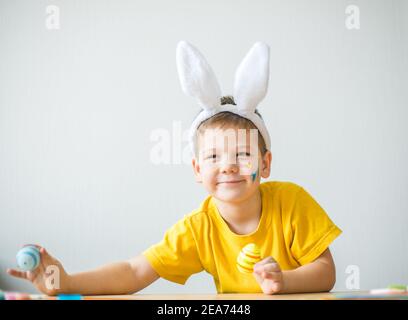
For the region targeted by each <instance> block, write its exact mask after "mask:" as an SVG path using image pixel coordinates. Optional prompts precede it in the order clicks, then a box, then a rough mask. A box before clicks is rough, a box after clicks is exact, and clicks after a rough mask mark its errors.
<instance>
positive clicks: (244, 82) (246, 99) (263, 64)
mask: <svg viewBox="0 0 408 320" xmlns="http://www.w3.org/2000/svg"><path fill="white" fill-rule="evenodd" d="M268 81H269V47H268V45H266V44H265V43H263V42H257V43H255V44H254V45H253V46H252V48H251V50H249V52H248V53H247V55H246V56H245V58H244V59H243V60H242V62H241V64H240V65H239V67H238V68H237V71H236V73H235V82H234V100H235V103H236V104H237V108H238V109H239V110H242V111H248V112H250V113H252V112H255V109H256V107H257V105H258V104H259V102H261V101H262V100H263V98H264V97H265V95H266V92H267V91H268Z"/></svg>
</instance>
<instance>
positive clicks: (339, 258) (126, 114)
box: [0, 0, 408, 293]
mask: <svg viewBox="0 0 408 320" xmlns="http://www.w3.org/2000/svg"><path fill="white" fill-rule="evenodd" d="M350 4H355V5H358V6H359V8H360V13H361V29H360V30H347V29H346V27H345V19H346V14H345V8H346V7H347V5H350ZM48 5H57V6H59V8H60V21H61V28H60V30H47V29H46V27H45V20H46V13H45V8H46V6H48ZM407 21H408V2H407V1H404V0H400V1H398V0H394V1H390V0H382V1H379V0H366V1H362V0H360V1H358V0H355V1H343V0H337V1H326V0H313V1H303V0H299V1H271V0H265V1H236V0H234V1H232V0H231V1H222V2H221V1H208V0H207V1H201V2H198V1H191V0H188V1H171V2H169V1H164V0H162V1H144V2H141V1H130V0H129V1H113V0H112V1H100V0H98V1H96V0H94V1H89V0H81V1H79V0H77V1H73V0H72V1H53V0H48V1H31V0H26V1H16V0H9V1H5V0H1V1H0V288H2V289H3V290H26V291H35V290H34V289H33V287H32V286H31V285H30V284H29V283H24V282H22V281H20V280H15V279H12V278H10V277H9V276H7V275H6V273H5V269H6V268H7V267H14V266H15V254H16V252H17V250H18V249H19V247H20V245H22V244H24V243H33V242H34V243H39V244H42V245H44V246H45V247H47V248H48V250H49V251H50V252H51V253H53V254H54V255H55V256H56V257H57V258H58V259H60V260H61V261H62V262H63V264H64V266H65V267H66V269H67V271H68V272H78V271H83V270H87V269H90V268H94V267H97V266H99V265H101V264H105V263H108V262H112V261H117V260H121V259H127V258H129V257H131V256H134V255H137V254H139V253H140V252H142V251H143V250H144V249H145V248H147V247H148V246H150V245H152V244H154V243H156V242H157V241H159V240H160V239H161V238H162V236H163V234H164V232H165V230H167V228H169V227H170V226H171V225H172V224H173V223H175V222H176V221H177V220H178V219H180V218H182V217H183V216H184V215H185V214H187V213H189V212H190V211H191V210H193V209H195V208H196V207H197V206H198V205H199V203H200V202H201V201H202V199H204V197H205V196H206V194H205V191H204V190H203V189H202V187H201V186H200V185H197V184H196V183H195V182H194V178H193V174H192V170H191V168H190V166H189V165H185V164H179V165H161V166H157V165H154V164H153V163H152V162H151V160H150V151H151V148H152V147H153V146H154V144H155V142H153V141H151V140H150V135H151V134H152V132H154V130H156V129H158V128H163V129H166V130H168V131H169V133H171V132H172V131H171V130H172V126H173V123H174V122H175V121H181V123H182V127H183V130H186V129H187V128H188V126H189V124H190V122H191V121H192V119H193V116H194V115H195V114H196V113H197V111H198V106H197V105H196V104H195V102H194V101H192V100H191V99H190V98H188V97H186V96H184V95H183V93H182V91H181V89H180V86H179V82H178V77H177V73H176V66H175V48H176V44H177V42H178V41H179V40H182V39H185V40H188V41H190V42H192V43H193V44H195V45H196V46H197V47H198V48H200V50H201V51H202V52H203V53H204V54H205V56H206V57H207V59H208V60H209V62H210V63H211V65H212V66H213V68H214V70H215V72H216V74H217V76H218V77H219V80H220V82H221V85H222V87H223V91H224V93H225V94H228V93H231V91H232V83H233V75H234V71H235V68H236V67H237V65H238V64H239V62H240V61H241V59H242V58H243V57H244V55H245V54H246V52H247V51H248V50H249V48H250V47H251V45H252V44H253V43H254V42H255V41H258V40H262V41H265V42H267V43H268V44H269V45H270V47H271V78H270V87H269V93H268V96H267V98H266V99H265V100H264V101H263V102H262V104H261V105H260V106H259V110H260V111H261V113H262V114H263V116H264V118H265V119H266V122H267V125H268V126H269V129H270V134H271V137H272V152H273V165H272V175H271V177H270V180H282V181H292V182H295V183H297V184H300V185H302V186H303V187H305V188H306V190H308V191H309V192H310V193H311V194H312V195H313V196H314V197H315V198H316V200H317V201H318V202H319V203H320V204H321V205H322V206H323V208H325V209H326V211H327V212H328V214H329V215H330V217H331V218H332V220H333V221H334V222H335V223H336V224H337V225H338V226H339V227H340V228H341V229H342V230H343V231H344V232H343V234H342V236H341V237H340V238H338V239H337V240H336V241H335V242H334V243H333V245H332V246H331V248H332V252H333V255H334V257H335V261H336V265H337V284H336V288H335V289H337V290H344V289H346V279H347V276H348V274H347V273H346V268H347V266H349V265H356V266H358V267H359V269H360V284H361V289H369V288H374V287H383V286H386V285H388V284H390V283H405V284H408V232H407V225H408V218H407V210H408V198H407V190H408V170H407V168H406V164H407V163H408V152H407V142H406V137H407V136H408V129H407V125H406V121H407V119H408V111H407V107H408V103H407V102H408V93H407V92H408V90H407V89H408V88H407V83H408V76H407V74H408V72H407V71H408V63H407V56H408V45H407V43H408V40H407V39H408V25H407ZM185 146H186V144H185V142H184V143H183V147H185ZM143 292H145V293H168V292H171V293H211V292H215V287H214V284H213V281H212V278H211V277H210V276H209V275H208V274H206V273H201V274H198V275H195V276H193V277H191V278H190V279H189V280H188V282H187V284H186V285H185V286H180V285H177V284H173V283H170V282H167V281H165V280H159V281H157V282H156V283H154V284H153V285H151V286H150V287H148V288H147V289H145V290H144V291H143Z"/></svg>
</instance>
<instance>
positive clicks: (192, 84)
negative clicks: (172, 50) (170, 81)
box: [176, 41, 221, 110]
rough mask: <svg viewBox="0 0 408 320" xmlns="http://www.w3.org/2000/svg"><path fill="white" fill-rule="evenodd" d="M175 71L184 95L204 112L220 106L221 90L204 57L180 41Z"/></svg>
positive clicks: (189, 45)
mask: <svg viewBox="0 0 408 320" xmlns="http://www.w3.org/2000/svg"><path fill="white" fill-rule="evenodd" d="M176 60H177V70H178V74H179V78H180V83H181V88H182V89H183V91H184V93H185V94H187V95H189V96H191V97H193V98H196V99H197V100H198V102H199V104H200V105H201V106H202V107H203V108H204V109H206V110H212V109H216V108H218V107H219V106H220V105H221V102H220V98H221V89H220V86H219V84H218V81H217V78H216V77H215V74H214V72H213V71H212V69H211V67H210V65H209V64H208V63H207V61H206V60H205V58H204V56H203V55H202V54H201V52H200V51H198V50H197V49H196V48H195V47H194V46H192V45H191V44H189V43H187V42H186V41H180V42H179V43H178V45H177V51H176Z"/></svg>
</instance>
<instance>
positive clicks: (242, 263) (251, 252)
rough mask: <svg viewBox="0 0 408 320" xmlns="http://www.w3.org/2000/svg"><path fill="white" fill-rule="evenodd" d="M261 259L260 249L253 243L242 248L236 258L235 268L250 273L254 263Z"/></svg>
mask: <svg viewBox="0 0 408 320" xmlns="http://www.w3.org/2000/svg"><path fill="white" fill-rule="evenodd" d="M259 261H261V250H260V249H259V247H258V246H257V245H256V244H255V243H249V244H247V245H246V246H245V247H243V248H242V250H241V252H240V253H239V255H238V258H237V268H238V270H239V271H240V272H242V273H252V272H253V271H254V265H255V264H256V263H258V262H259Z"/></svg>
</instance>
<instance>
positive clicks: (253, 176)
mask: <svg viewBox="0 0 408 320" xmlns="http://www.w3.org/2000/svg"><path fill="white" fill-rule="evenodd" d="M257 175H258V170H256V172H254V173H253V174H251V177H252V182H254V181H255V179H256V176H257Z"/></svg>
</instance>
